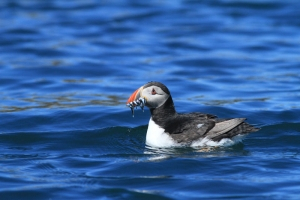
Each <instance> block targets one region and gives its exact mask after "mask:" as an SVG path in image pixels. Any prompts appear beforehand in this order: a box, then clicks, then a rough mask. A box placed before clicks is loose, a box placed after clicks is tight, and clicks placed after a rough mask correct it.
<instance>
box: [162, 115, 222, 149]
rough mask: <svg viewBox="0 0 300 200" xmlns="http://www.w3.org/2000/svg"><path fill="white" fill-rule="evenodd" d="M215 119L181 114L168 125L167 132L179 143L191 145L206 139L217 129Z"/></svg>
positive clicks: (206, 116)
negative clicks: (195, 141)
mask: <svg viewBox="0 0 300 200" xmlns="http://www.w3.org/2000/svg"><path fill="white" fill-rule="evenodd" d="M215 118H216V116H214V115H210V114H203V113H190V114H180V115H178V116H176V117H175V118H173V119H170V120H169V121H168V122H167V123H166V128H165V132H167V133H169V135H170V136H171V137H172V138H173V139H174V140H175V141H177V142H178V143H190V142H193V141H194V140H197V139H199V138H201V137H205V135H206V133H208V131H209V130H211V129H213V128H214V127H215V124H216V122H215V120H214V119H215Z"/></svg>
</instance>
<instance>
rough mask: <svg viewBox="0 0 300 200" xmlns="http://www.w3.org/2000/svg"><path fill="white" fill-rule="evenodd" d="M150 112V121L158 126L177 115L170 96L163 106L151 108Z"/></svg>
mask: <svg viewBox="0 0 300 200" xmlns="http://www.w3.org/2000/svg"><path fill="white" fill-rule="evenodd" d="M150 112H151V117H152V120H153V121H154V122H156V123H157V124H158V125H162V124H164V122H165V121H166V120H167V119H168V118H170V117H173V116H175V115H176V114H177V113H176V110H175V106H174V103H173V99H172V97H171V95H170V96H169V98H168V99H167V101H166V102H165V103H164V104H163V105H161V106H160V107H158V108H151V109H150Z"/></svg>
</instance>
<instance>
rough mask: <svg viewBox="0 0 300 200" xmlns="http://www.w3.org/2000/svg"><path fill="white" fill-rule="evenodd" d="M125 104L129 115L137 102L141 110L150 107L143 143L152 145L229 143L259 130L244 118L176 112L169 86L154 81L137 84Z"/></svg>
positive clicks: (174, 145)
mask: <svg viewBox="0 0 300 200" xmlns="http://www.w3.org/2000/svg"><path fill="white" fill-rule="evenodd" d="M126 105H127V106H128V107H129V108H130V109H131V111H132V115H133V117H134V108H137V107H138V106H139V107H141V108H142V110H143V111H144V106H146V107H148V108H149V109H150V113H151V117H150V120H149V124H148V129H147V134H146V145H149V146H152V147H176V146H191V147H194V146H220V145H222V144H229V145H232V144H235V143H236V142H240V141H241V140H242V139H243V138H244V136H245V135H247V134H248V133H251V132H255V131H258V130H259V128H256V127H254V126H252V125H250V124H248V123H246V122H245V120H246V118H229V119H221V118H218V117H217V116H215V115H212V114H206V113H200V112H192V113H177V112H176V110H175V106H174V103H173V99H172V96H171V93H170V91H169V89H168V88H167V87H166V86H165V85H164V84H162V83H160V82H156V81H151V82H148V83H146V84H145V85H143V86H141V87H140V88H138V89H137V90H136V91H135V92H133V93H132V95H131V96H130V97H129V98H128V100H127V103H126Z"/></svg>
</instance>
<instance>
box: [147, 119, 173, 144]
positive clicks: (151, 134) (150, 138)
mask: <svg viewBox="0 0 300 200" xmlns="http://www.w3.org/2000/svg"><path fill="white" fill-rule="evenodd" d="M146 144H147V145H150V146H154V147H171V146H177V145H178V144H177V143H176V142H175V141H174V140H173V139H172V138H171V137H170V136H169V135H168V134H167V133H165V130H164V129H163V128H161V127H159V126H158V125H157V124H155V122H154V121H153V120H152V118H150V121H149V124H148V130H147V135H146Z"/></svg>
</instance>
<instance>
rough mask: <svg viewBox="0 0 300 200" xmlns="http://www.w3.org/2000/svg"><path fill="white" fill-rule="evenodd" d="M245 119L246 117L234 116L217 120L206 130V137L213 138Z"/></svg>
mask: <svg viewBox="0 0 300 200" xmlns="http://www.w3.org/2000/svg"><path fill="white" fill-rule="evenodd" d="M245 120H246V118H234V119H229V120H226V121H222V122H218V123H216V124H215V126H214V127H213V128H212V129H211V130H209V131H208V133H207V134H206V135H207V138H209V139H213V138H215V137H217V136H219V135H222V134H223V133H226V132H228V131H230V130H231V129H233V128H234V127H236V126H238V125H240V124H241V123H243V122H244V121H245Z"/></svg>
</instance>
